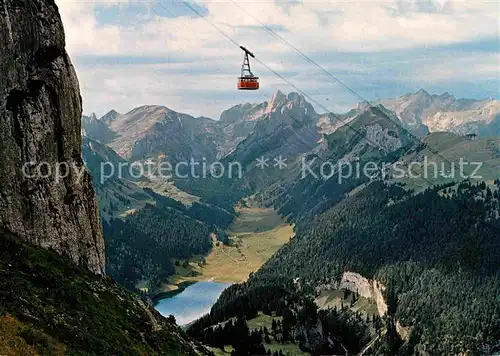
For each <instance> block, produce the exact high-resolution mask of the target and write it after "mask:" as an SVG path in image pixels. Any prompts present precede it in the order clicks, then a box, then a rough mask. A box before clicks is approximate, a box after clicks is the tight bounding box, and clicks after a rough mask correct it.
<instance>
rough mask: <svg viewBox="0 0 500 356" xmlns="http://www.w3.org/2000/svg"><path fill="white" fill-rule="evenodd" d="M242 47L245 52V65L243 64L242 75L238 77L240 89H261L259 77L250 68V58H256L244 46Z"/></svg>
mask: <svg viewBox="0 0 500 356" xmlns="http://www.w3.org/2000/svg"><path fill="white" fill-rule="evenodd" d="M240 48H241V49H242V50H243V52H245V55H244V56H243V65H242V66H241V76H239V77H238V90H257V89H259V77H256V76H255V75H253V73H252V70H251V69H250V59H249V58H248V56H250V57H252V58H255V56H254V54H253V53H252V52H250V51H249V50H248V49H246V48H245V47H243V46H240Z"/></svg>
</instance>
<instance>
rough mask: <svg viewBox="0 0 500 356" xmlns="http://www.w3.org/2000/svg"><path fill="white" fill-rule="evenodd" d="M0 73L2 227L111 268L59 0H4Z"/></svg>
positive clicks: (95, 267)
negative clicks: (84, 151)
mask: <svg viewBox="0 0 500 356" xmlns="http://www.w3.org/2000/svg"><path fill="white" fill-rule="evenodd" d="M0 73H2V76H1V77H0V153H1V154H0V177H1V180H2V181H1V184H0V229H1V230H6V231H8V232H11V233H13V234H15V235H17V236H19V237H21V238H22V239H24V240H25V241H27V242H29V243H32V244H34V245H39V246H42V247H44V248H51V249H53V250H55V251H57V252H58V253H60V254H65V255H68V256H69V257H70V258H71V259H72V260H73V261H75V262H76V263H78V264H80V265H85V266H87V267H88V268H89V269H90V270H91V271H93V272H95V273H99V274H100V273H104V243H103V238H102V232H101V228H100V224H99V218H98V214H97V203H96V200H95V197H94V191H93V189H92V183H91V179H90V176H89V174H88V173H87V172H85V171H84V170H83V168H82V167H83V162H82V158H81V134H80V118H81V114H82V113H81V97H80V92H79V88H78V80H77V77H76V75H75V71H74V69H73V66H72V64H71V62H70V60H69V58H68V55H67V54H66V52H65V40H64V30H63V26H62V22H61V19H60V16H59V13H58V9H57V6H56V5H55V3H54V1H53V0H0ZM23 168H24V169H23ZM58 175H59V176H58Z"/></svg>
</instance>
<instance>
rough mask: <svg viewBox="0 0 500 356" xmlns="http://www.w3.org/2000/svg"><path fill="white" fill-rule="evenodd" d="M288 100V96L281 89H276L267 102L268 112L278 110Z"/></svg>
mask: <svg viewBox="0 0 500 356" xmlns="http://www.w3.org/2000/svg"><path fill="white" fill-rule="evenodd" d="M287 100H288V98H287V96H286V95H285V94H284V93H283V92H282V91H281V90H279V89H276V91H275V92H274V94H273V96H272V98H271V100H269V102H268V103H267V108H266V113H271V112H273V111H276V109H277V108H280V107H282V106H283V105H284V104H285V103H286V102H287Z"/></svg>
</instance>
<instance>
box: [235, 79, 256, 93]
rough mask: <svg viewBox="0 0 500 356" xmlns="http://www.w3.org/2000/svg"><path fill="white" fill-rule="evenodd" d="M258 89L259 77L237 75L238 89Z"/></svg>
mask: <svg viewBox="0 0 500 356" xmlns="http://www.w3.org/2000/svg"><path fill="white" fill-rule="evenodd" d="M257 89H259V77H239V78H238V90H257Z"/></svg>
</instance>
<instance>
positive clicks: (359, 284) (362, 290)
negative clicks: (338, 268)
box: [339, 272, 387, 316]
mask: <svg viewBox="0 0 500 356" xmlns="http://www.w3.org/2000/svg"><path fill="white" fill-rule="evenodd" d="M384 288H385V287H384V286H383V285H382V284H381V283H380V282H378V281H376V280H369V279H368V278H365V277H363V276H362V275H360V274H359V273H355V272H344V274H343V275H342V279H341V280H340V283H339V289H347V290H350V291H351V292H355V293H358V294H359V295H360V296H362V297H365V298H367V299H371V300H374V301H375V303H376V304H377V310H378V313H379V315H381V316H382V315H385V313H387V303H386V302H385V300H384V295H383V291H384Z"/></svg>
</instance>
